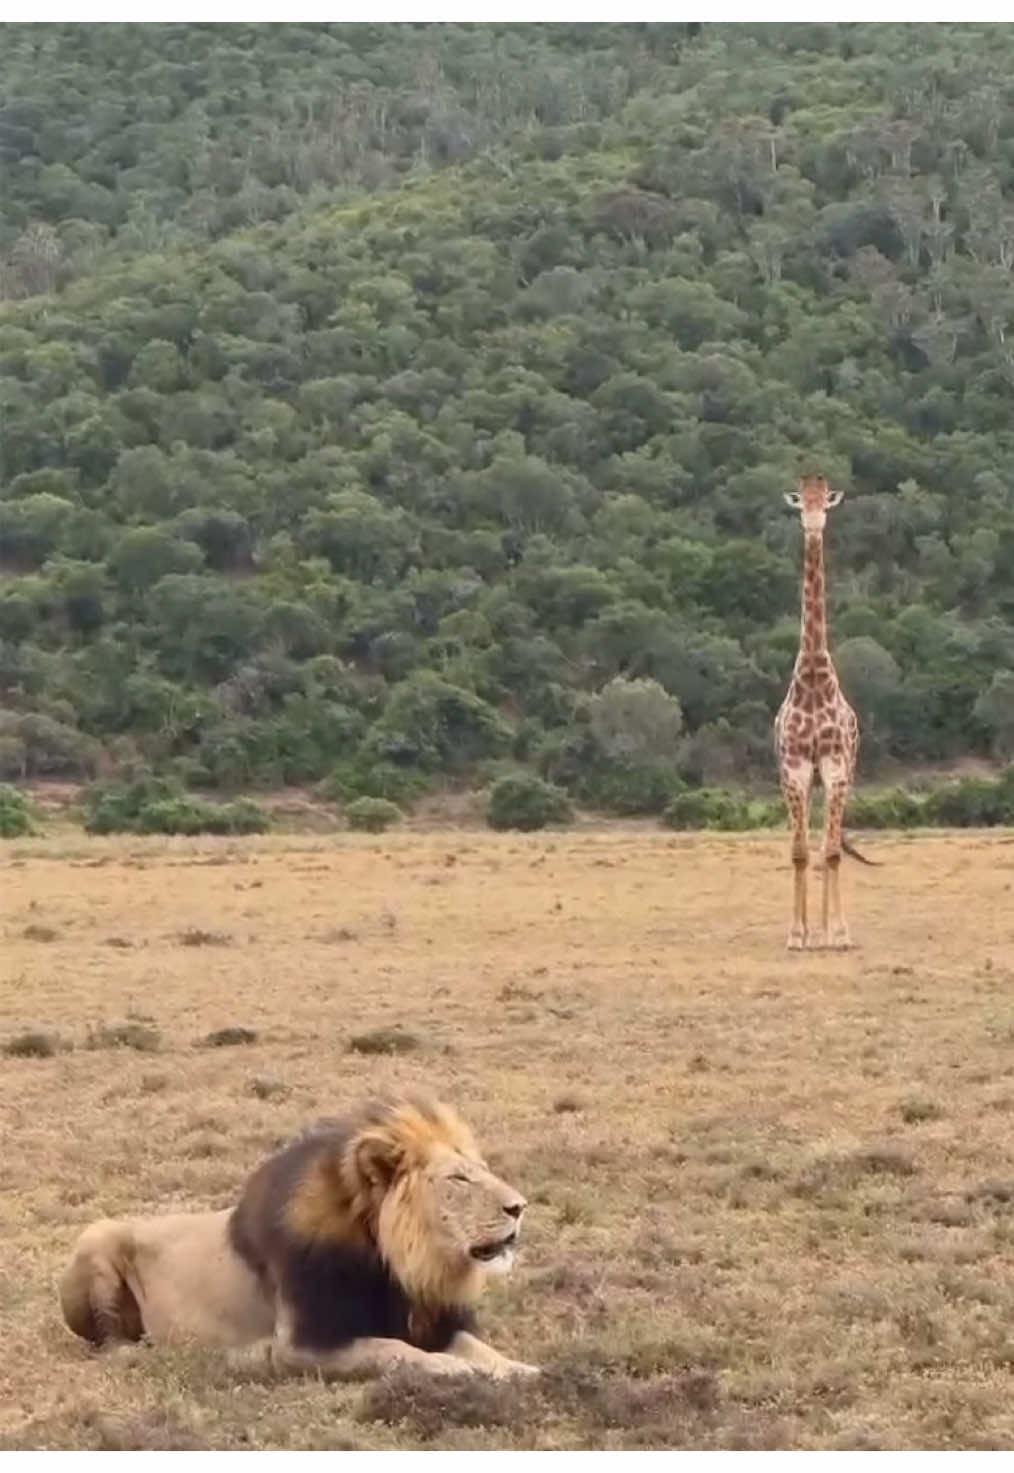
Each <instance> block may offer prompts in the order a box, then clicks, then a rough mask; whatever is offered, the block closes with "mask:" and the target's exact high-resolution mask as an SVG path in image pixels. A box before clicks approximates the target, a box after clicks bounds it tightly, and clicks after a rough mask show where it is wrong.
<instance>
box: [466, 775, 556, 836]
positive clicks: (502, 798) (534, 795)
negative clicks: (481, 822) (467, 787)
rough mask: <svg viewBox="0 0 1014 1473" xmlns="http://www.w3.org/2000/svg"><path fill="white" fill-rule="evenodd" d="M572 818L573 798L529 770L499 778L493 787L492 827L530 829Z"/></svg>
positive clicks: (489, 809) (489, 817)
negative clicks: (571, 801) (571, 802)
mask: <svg viewBox="0 0 1014 1473" xmlns="http://www.w3.org/2000/svg"><path fill="white" fill-rule="evenodd" d="M572 818H573V810H572V809H571V806H570V799H569V798H568V797H567V794H566V793H565V792H563V790H562V789H561V788H557V787H554V786H553V784H552V783H547V782H543V781H542V779H541V778H538V777H533V776H532V775H531V774H530V773H523V772H521V773H515V774H512V775H509V776H506V777H501V778H498V779H497V781H496V782H495V783H494V784H493V786H492V788H491V789H490V794H489V805H488V807H487V810H486V822H487V823H488V824H489V826H490V828H491V829H521V830H523V831H524V832H531V831H533V830H534V829H544V828H545V827H546V825H547V824H551V823H569V822H570V820H571V819H572Z"/></svg>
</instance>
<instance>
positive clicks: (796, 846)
mask: <svg viewBox="0 0 1014 1473" xmlns="http://www.w3.org/2000/svg"><path fill="white" fill-rule="evenodd" d="M784 792H785V801H786V803H787V804H788V809H789V817H790V820H791V823H792V877H793V881H792V883H793V889H792V924H791V925H790V927H789V937H788V940H787V941H786V943H785V945H786V949H787V950H788V951H802V950H803V948H804V947H805V946H806V939H807V915H806V879H807V875H806V871H807V866H808V864H809V857H810V856H809V846H808V831H809V826H810V778H809V774H808V773H804V772H802V771H800V772H799V773H798V774H794V775H793V779H792V780H788V778H787V779H786V781H785V784H784Z"/></svg>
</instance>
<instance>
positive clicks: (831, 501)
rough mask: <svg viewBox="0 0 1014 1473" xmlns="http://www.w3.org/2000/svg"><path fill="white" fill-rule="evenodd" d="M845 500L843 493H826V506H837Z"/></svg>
mask: <svg viewBox="0 0 1014 1473" xmlns="http://www.w3.org/2000/svg"><path fill="white" fill-rule="evenodd" d="M844 500H845V492H844V491H829V492H828V493H827V504H828V506H838V505H840V504H841V502H843V501H844Z"/></svg>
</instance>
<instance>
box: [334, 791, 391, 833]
mask: <svg viewBox="0 0 1014 1473" xmlns="http://www.w3.org/2000/svg"><path fill="white" fill-rule="evenodd" d="M401 816H402V814H401V809H400V808H399V807H398V805H397V804H396V803H389V802H388V801H387V799H386V798H357V799H356V800H355V802H354V803H350V804H349V806H348V807H347V808H346V810H345V817H346V819H347V820H348V825H349V828H350V829H358V830H360V831H361V832H363V833H366V834H382V833H383V832H384V830H385V829H389V828H390V827H391V825H392V824H393V823H397V822H398V821H399V819H400V818H401Z"/></svg>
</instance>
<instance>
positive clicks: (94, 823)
mask: <svg viewBox="0 0 1014 1473" xmlns="http://www.w3.org/2000/svg"><path fill="white" fill-rule="evenodd" d="M179 796H180V789H179V787H178V785H177V784H176V783H174V782H172V781H171V779H169V778H164V777H155V776H154V774H153V773H150V772H140V773H138V774H136V775H135V776H133V777H130V778H127V779H125V780H122V781H119V782H112V783H95V784H94V785H93V786H92V787H90V788H89V789H88V790H87V792H86V793H85V796H84V806H85V819H84V826H85V832H86V833H89V834H120V833H129V832H130V831H132V830H136V828H137V821H138V818H139V817H140V814H141V810H142V809H143V808H146V807H147V806H148V805H149V804H150V803H159V802H162V801H164V800H169V799H174V798H178V797H179Z"/></svg>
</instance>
